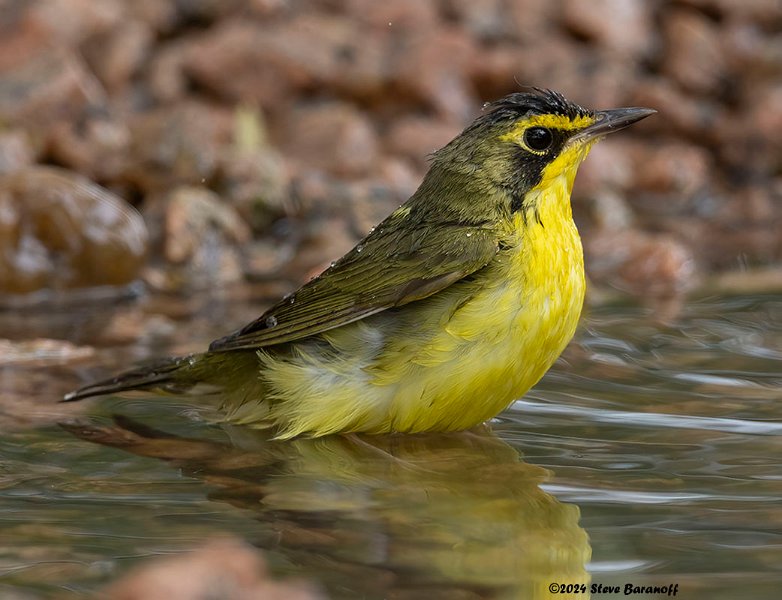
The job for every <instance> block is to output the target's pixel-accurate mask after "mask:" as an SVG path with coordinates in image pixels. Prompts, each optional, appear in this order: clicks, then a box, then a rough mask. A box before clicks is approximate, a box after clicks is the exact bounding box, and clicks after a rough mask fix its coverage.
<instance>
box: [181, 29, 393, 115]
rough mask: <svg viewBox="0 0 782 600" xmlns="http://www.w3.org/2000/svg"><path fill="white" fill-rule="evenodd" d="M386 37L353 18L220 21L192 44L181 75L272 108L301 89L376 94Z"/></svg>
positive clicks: (222, 93) (382, 75)
mask: <svg viewBox="0 0 782 600" xmlns="http://www.w3.org/2000/svg"><path fill="white" fill-rule="evenodd" d="M386 38H387V36H385V35H384V36H379V35H376V34H374V33H373V32H372V31H366V30H364V29H362V28H361V26H360V24H359V23H358V22H356V21H353V20H347V19H343V18H338V17H336V16H330V15H323V14H301V15H297V16H296V17H294V18H292V19H290V20H287V21H285V22H283V23H280V24H276V25H274V26H271V25H268V26H265V25H260V24H255V23H252V22H247V21H246V20H245V21H238V20H236V21H235V20H230V19H226V20H224V21H221V22H220V23H219V24H217V25H216V26H215V27H214V28H213V29H212V30H211V31H209V32H208V33H206V34H204V35H203V36H200V37H198V38H196V39H194V40H193V41H192V44H191V45H190V47H189V49H188V52H187V55H188V58H187V61H186V70H187V73H188V74H189V76H190V77H192V78H193V79H194V80H195V81H196V82H197V83H198V84H199V85H202V86H204V87H206V88H207V89H209V90H212V91H214V92H215V93H217V94H218V95H219V96H221V97H223V98H227V99H230V100H239V101H243V102H251V103H258V104H260V106H262V107H263V108H266V109H274V108H277V107H279V106H280V105H284V104H285V103H287V102H289V101H290V98H291V97H292V96H294V95H295V93H296V92H298V91H301V90H305V89H315V88H323V87H326V88H328V87H334V88H337V89H339V90H341V91H343V92H345V93H347V94H350V95H356V96H362V97H371V96H377V95H378V94H379V93H380V89H381V87H382V85H383V82H384V80H385V79H386V73H387V69H386V68H385V66H384V65H383V56H384V54H385V52H384V50H383V48H384V43H385V40H386Z"/></svg>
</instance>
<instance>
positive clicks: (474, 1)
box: [444, 0, 509, 41]
mask: <svg viewBox="0 0 782 600" xmlns="http://www.w3.org/2000/svg"><path fill="white" fill-rule="evenodd" d="M444 11H445V13H446V16H448V17H450V18H452V19H455V20H457V21H458V22H459V23H460V24H462V25H463V26H464V27H466V28H467V30H468V31H469V32H470V33H472V34H473V35H474V36H476V37H477V38H478V39H481V40H486V41H489V40H496V39H499V38H501V37H504V36H506V35H507V34H508V33H509V27H508V20H507V16H506V14H505V6H504V3H503V2H502V1H501V0H448V1H447V2H445V3H444Z"/></svg>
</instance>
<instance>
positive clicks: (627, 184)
mask: <svg viewBox="0 0 782 600" xmlns="http://www.w3.org/2000/svg"><path fill="white" fill-rule="evenodd" d="M631 156H632V155H631V144H630V142H628V141H627V140H624V139H612V138H610V137H609V138H608V139H606V140H604V141H602V142H600V143H599V144H597V145H596V146H594V147H593V148H592V150H591V151H590V152H589V160H586V161H584V163H583V164H582V165H581V166H580V167H579V168H578V177H577V178H576V182H575V185H574V186H573V196H574V198H582V197H594V196H599V195H600V194H601V193H603V192H605V191H606V190H622V189H628V188H632V184H633V181H634V177H635V172H634V170H633V169H634V167H635V165H634V161H633V160H632V157H631Z"/></svg>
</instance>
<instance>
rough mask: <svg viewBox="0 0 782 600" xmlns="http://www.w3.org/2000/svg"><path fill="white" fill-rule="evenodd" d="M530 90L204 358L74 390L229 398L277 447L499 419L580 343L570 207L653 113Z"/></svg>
mask: <svg viewBox="0 0 782 600" xmlns="http://www.w3.org/2000/svg"><path fill="white" fill-rule="evenodd" d="M654 112H655V111H654V110H651V109H648V108H618V109H614V110H605V111H592V110H588V109H586V108H582V107H581V106H578V105H576V104H574V103H572V102H570V101H568V100H566V99H565V98H564V97H563V96H562V95H560V94H558V93H556V92H552V91H548V90H540V89H525V90H524V91H521V92H518V93H514V94H511V95H509V96H507V97H505V98H503V99H501V100H498V101H496V102H494V103H492V104H490V105H488V106H487V108H486V110H485V111H484V113H483V114H482V115H481V116H479V117H478V118H477V119H476V120H475V122H473V123H472V124H471V125H470V126H469V127H467V129H465V130H464V131H463V132H462V133H461V134H460V135H459V136H457V137H456V138H455V139H454V140H453V141H451V142H450V143H449V144H448V145H446V146H445V147H444V148H442V149H441V150H439V151H437V152H436V153H435V154H434V156H433V158H432V164H431V167H430V169H429V172H428V173H427V174H426V176H425V177H424V180H423V182H422V183H421V186H420V187H419V188H418V190H417V191H416V192H415V194H413V196H412V197H411V198H410V199H409V200H408V201H407V202H405V203H404V204H403V205H402V206H401V207H400V208H399V209H398V210H396V211H395V212H394V213H392V214H391V215H390V216H389V217H387V218H386V219H385V220H384V221H383V222H382V223H380V224H379V225H378V226H377V227H376V228H374V229H373V230H372V231H371V232H370V233H369V234H368V235H367V236H366V237H365V238H364V239H363V240H361V241H360V242H359V243H358V244H357V245H356V246H355V247H354V248H353V249H352V250H350V251H349V252H348V253H347V254H345V256H343V257H342V258H340V259H339V260H338V261H336V262H335V263H333V264H332V266H331V267H329V268H328V269H326V270H325V271H324V272H323V273H322V274H321V275H320V276H318V277H316V278H315V279H313V280H311V281H310V282H308V283H306V284H304V285H303V286H302V287H301V288H300V289H299V290H298V291H297V292H295V293H294V294H292V295H290V296H288V297H286V298H283V299H282V300H280V301H279V302H278V303H277V304H275V305H274V306H272V307H271V308H270V309H269V310H267V311H266V312H265V313H264V314H262V315H261V316H260V317H259V318H258V319H257V320H255V321H253V322H252V323H250V324H248V325H247V326H245V327H243V328H242V329H240V330H239V331H237V332H235V333H233V334H231V335H229V336H227V337H224V338H221V339H219V340H216V341H215V342H213V343H212V344H211V346H210V347H209V350H208V351H207V352H204V353H202V354H193V355H190V356H186V357H180V358H171V359H167V360H165V361H162V362H159V363H157V364H155V365H153V366H152V367H149V368H140V369H136V370H132V371H128V372H126V373H123V374H121V375H119V376H117V377H115V378H113V379H110V380H106V381H101V382H98V383H93V384H91V385H88V386H86V387H84V388H82V389H80V390H77V391H75V392H72V393H70V394H68V395H67V396H66V397H65V400H79V399H81V398H86V397H88V396H96V395H99V394H107V393H114V392H122V391H126V390H139V389H141V390H155V391H163V392H176V393H180V392H186V391H188V390H190V389H191V388H193V389H194V390H195V389H197V388H195V386H196V384H206V386H204V385H199V386H198V388H201V389H203V388H204V387H206V388H208V389H209V390H210V391H211V393H217V394H218V397H219V399H220V401H221V408H222V410H223V411H224V413H225V415H226V419H227V420H229V421H232V422H235V423H245V424H248V425H251V426H254V427H271V428H273V429H274V431H275V433H276V436H277V437H278V438H291V437H294V436H297V435H302V434H303V435H309V436H321V435H326V434H330V433H338V432H367V433H383V432H395V431H398V432H421V431H452V430H460V429H466V428H469V427H472V426H474V425H477V424H478V423H481V422H483V421H485V420H487V419H490V418H491V417H493V416H495V415H496V414H497V413H499V412H500V411H501V410H503V409H504V408H505V407H507V406H508V405H509V404H510V403H511V402H512V401H513V400H514V399H516V398H519V397H520V396H521V395H522V394H524V393H525V392H526V391H527V390H528V389H529V388H530V387H531V386H533V385H534V384H535V383H536V382H537V381H538V380H539V379H540V378H541V377H542V376H543V374H544V373H545V372H546V370H547V369H548V368H549V367H550V366H551V365H552V364H553V362H554V361H555V360H556V358H557V357H558V356H559V355H560V353H561V352H562V350H563V349H564V348H565V346H566V345H567V343H568V342H569V341H570V339H571V338H572V337H573V333H574V332H575V329H576V324H577V323H578V319H579V315H580V313H581V307H582V304H583V300H584V262H583V252H582V249H581V240H580V238H579V235H578V231H577V230H576V226H575V224H574V223H573V219H572V215H571V208H570V192H571V189H572V187H573V180H574V178H575V176H576V170H577V169H578V166H579V164H580V163H581V161H583V160H584V158H586V156H587V153H588V152H589V150H590V148H591V147H592V145H593V144H594V143H595V142H597V141H598V140H599V139H601V138H602V137H603V136H605V135H606V134H608V133H612V132H614V131H618V130H620V129H622V128H624V127H626V126H628V125H630V124H632V123H635V122H636V121H639V120H640V119H643V118H644V117H647V116H649V115H650V114H652V113H654Z"/></svg>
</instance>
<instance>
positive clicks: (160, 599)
mask: <svg viewBox="0 0 782 600" xmlns="http://www.w3.org/2000/svg"><path fill="white" fill-rule="evenodd" d="M100 596H101V597H105V598H113V599H114V600H201V599H203V598H207V597H209V598H220V599H221V600H250V599H252V600H317V599H318V598H323V596H321V595H320V594H319V593H318V592H316V591H315V589H314V588H313V587H312V586H310V585H308V584H305V583H303V582H301V581H274V580H272V579H271V577H270V575H269V573H268V570H267V568H266V562H265V561H264V560H263V557H262V556H261V554H260V552H258V551H257V550H256V549H255V548H253V547H252V546H249V545H247V544H245V543H244V542H242V541H241V540H238V539H236V538H230V537H229V538H217V539H213V540H211V541H208V542H206V543H205V544H203V545H202V546H201V547H200V548H197V549H195V550H193V551H192V552H189V553H186V554H180V555H175V556H167V557H163V558H157V559H153V560H150V561H147V562H146V563H142V564H141V565H140V566H139V567H137V568H136V569H135V570H132V571H130V572H129V573H128V574H126V575H125V576H124V577H122V578H121V579H119V580H117V581H115V582H114V583H112V584H110V585H109V586H108V587H106V588H104V589H103V591H102V592H101V593H100Z"/></svg>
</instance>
